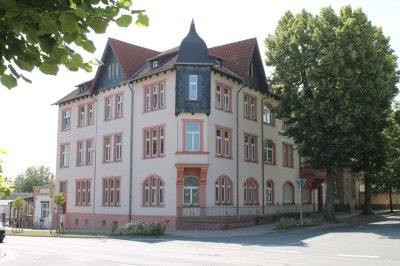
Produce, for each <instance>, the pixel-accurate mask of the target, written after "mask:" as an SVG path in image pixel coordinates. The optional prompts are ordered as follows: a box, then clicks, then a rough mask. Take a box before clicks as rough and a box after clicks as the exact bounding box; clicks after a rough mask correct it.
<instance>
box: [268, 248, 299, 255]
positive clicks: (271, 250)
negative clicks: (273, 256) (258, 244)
mask: <svg viewBox="0 0 400 266" xmlns="http://www.w3.org/2000/svg"><path fill="white" fill-rule="evenodd" d="M268 252H277V253H288V254H301V253H303V252H301V251H294V250H279V249H270V250H268Z"/></svg>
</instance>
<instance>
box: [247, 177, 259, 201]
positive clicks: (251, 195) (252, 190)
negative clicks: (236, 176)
mask: <svg viewBox="0 0 400 266" xmlns="http://www.w3.org/2000/svg"><path fill="white" fill-rule="evenodd" d="M243 196H244V204H245V205H258V183H257V181H256V180H255V179H254V178H253V177H249V178H247V179H246V181H245V182H244V194H243Z"/></svg>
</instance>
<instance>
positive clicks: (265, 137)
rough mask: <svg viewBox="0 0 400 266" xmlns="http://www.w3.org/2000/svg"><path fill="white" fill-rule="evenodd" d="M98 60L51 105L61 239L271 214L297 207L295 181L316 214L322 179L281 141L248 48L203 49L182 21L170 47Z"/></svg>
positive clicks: (255, 57) (116, 46) (112, 48)
mask: <svg viewBox="0 0 400 266" xmlns="http://www.w3.org/2000/svg"><path fill="white" fill-rule="evenodd" d="M102 61H103V63H104V65H101V66H100V67H99V68H98V70H97V73H96V74H95V77H94V78H93V79H92V80H90V81H87V82H84V83H82V84H79V85H78V86H77V87H76V89H75V90H74V91H72V92H71V93H70V94H68V95H66V96H65V97H64V98H62V99H60V100H59V101H57V102H56V104H57V105H58V106H59V121H58V139H57V142H58V143H57V144H58V159H57V171H56V189H55V190H56V192H63V193H64V194H65V195H66V198H67V201H66V207H65V210H64V211H65V219H66V220H65V228H66V229H87V230H89V229H92V230H106V229H107V230H108V229H110V228H111V226H112V225H113V224H119V225H121V224H125V223H127V222H128V221H132V220H145V221H150V222H159V221H165V220H168V221H169V223H170V227H171V228H174V227H175V226H176V223H177V221H178V220H179V219H180V218H182V217H186V216H195V217H199V218H201V217H214V216H220V215H225V216H234V217H241V216H245V215H251V214H254V213H259V214H261V213H264V214H270V213H272V212H274V211H275V210H276V207H277V206H295V204H298V203H299V202H300V190H299V189H298V187H297V185H296V179H298V178H299V176H302V177H304V178H306V179H307V182H306V185H305V188H304V189H303V190H302V191H303V192H302V201H303V203H305V204H315V205H314V208H315V206H316V205H317V204H318V203H319V204H320V206H319V207H320V208H322V201H323V196H322V195H323V188H322V186H321V183H322V182H323V181H324V179H325V176H324V174H323V173H322V174H318V173H317V172H315V171H313V170H312V169H306V168H301V167H300V164H301V162H300V158H299V156H298V154H297V153H296V151H295V145H294V143H293V141H292V140H291V139H288V138H286V137H283V136H281V135H280V134H279V132H281V131H283V130H285V128H286V126H287V125H285V123H284V121H281V120H279V119H276V118H275V117H274V116H273V114H272V113H271V112H270V110H271V108H272V107H273V106H274V105H276V104H277V103H278V101H279V98H278V97H277V96H276V95H273V94H272V93H271V91H270V89H269V87H268V84H267V83H266V77H265V72H264V69H263V61H262V59H261V55H260V51H259V48H258V45H257V41H256V39H248V40H242V41H238V42H234V43H229V44H225V45H221V46H217V47H212V48H208V47H207V45H206V43H205V42H204V40H203V39H202V38H201V37H200V36H199V35H198V34H197V32H196V29H195V25H194V23H193V22H192V24H191V26H190V31H189V33H188V35H187V36H186V37H185V38H184V39H183V40H182V41H181V43H180V45H179V46H178V47H176V48H173V49H170V50H167V51H162V52H159V51H154V50H151V49H147V48H143V47H139V46H136V45H133V44H128V43H125V42H122V41H119V40H115V39H109V40H108V43H107V45H106V47H105V50H104V53H103V57H102ZM319 199H320V201H319ZM222 209H223V210H224V211H223V212H220V210H222ZM221 213H223V214H221Z"/></svg>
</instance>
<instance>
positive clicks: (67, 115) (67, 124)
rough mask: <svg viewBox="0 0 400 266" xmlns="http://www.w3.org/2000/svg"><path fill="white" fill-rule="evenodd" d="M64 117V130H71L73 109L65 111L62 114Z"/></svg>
mask: <svg viewBox="0 0 400 266" xmlns="http://www.w3.org/2000/svg"><path fill="white" fill-rule="evenodd" d="M62 116H63V120H62V121H63V123H62V130H68V129H71V109H68V110H64V111H63V112H62Z"/></svg>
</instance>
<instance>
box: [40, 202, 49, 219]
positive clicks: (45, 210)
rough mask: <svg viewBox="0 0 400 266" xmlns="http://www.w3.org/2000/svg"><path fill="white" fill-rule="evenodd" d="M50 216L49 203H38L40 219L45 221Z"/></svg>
mask: <svg viewBox="0 0 400 266" xmlns="http://www.w3.org/2000/svg"><path fill="white" fill-rule="evenodd" d="M49 214H50V202H49V201H41V202H40V218H42V219H46V218H48V217H49Z"/></svg>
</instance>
